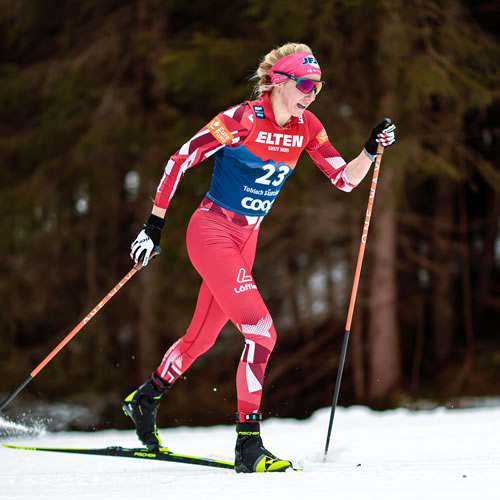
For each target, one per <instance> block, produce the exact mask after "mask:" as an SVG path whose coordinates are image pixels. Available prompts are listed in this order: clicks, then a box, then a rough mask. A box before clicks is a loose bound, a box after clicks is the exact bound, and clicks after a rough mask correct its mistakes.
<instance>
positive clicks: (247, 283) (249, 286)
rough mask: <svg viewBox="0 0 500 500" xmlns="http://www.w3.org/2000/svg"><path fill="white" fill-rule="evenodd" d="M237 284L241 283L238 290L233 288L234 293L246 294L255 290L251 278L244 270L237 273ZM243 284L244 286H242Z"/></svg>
mask: <svg viewBox="0 0 500 500" xmlns="http://www.w3.org/2000/svg"><path fill="white" fill-rule="evenodd" d="M236 281H237V282H238V283H242V284H241V285H240V287H239V288H236V287H235V288H234V293H241V292H246V291H248V290H257V287H256V286H255V284H254V283H252V282H253V278H252V276H251V275H250V274H247V273H246V271H245V269H244V268H241V269H240V270H239V271H238V277H237V278H236ZM243 283H244V284H243Z"/></svg>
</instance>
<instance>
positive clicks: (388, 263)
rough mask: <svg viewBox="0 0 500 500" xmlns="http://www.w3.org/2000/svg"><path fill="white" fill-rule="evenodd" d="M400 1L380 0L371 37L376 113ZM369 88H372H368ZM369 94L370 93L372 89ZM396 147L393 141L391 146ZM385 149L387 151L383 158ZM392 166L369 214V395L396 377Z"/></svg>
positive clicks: (397, 32)
mask: <svg viewBox="0 0 500 500" xmlns="http://www.w3.org/2000/svg"><path fill="white" fill-rule="evenodd" d="M399 3H400V2H393V1H384V2H383V6H384V7H385V9H384V10H386V12H381V14H380V15H381V16H384V22H383V23H381V24H380V28H379V33H378V39H377V44H378V47H377V57H378V59H380V60H381V61H383V63H382V65H381V66H380V67H379V75H380V80H379V82H378V83H379V85H380V86H379V88H380V89H383V90H382V93H381V94H380V116H379V119H380V118H382V117H384V116H389V117H392V119H394V118H395V116H394V115H395V111H396V109H395V108H396V107H395V104H394V100H395V96H394V86H395V85H397V82H398V71H399V70H398V68H399V67H400V65H399V62H400V60H401V57H402V56H404V54H401V50H398V48H400V47H401V46H402V45H401V44H399V41H400V40H402V39H404V33H403V30H402V25H403V24H402V22H401V19H400V12H401V8H398V7H401V5H399ZM374 94H375V92H374ZM374 98H376V96H375V95H374ZM396 147H397V146H396ZM390 154H391V153H390V152H389V153H388V155H387V156H388V159H387V160H386V163H387V162H389V158H390ZM395 181H396V179H395V170H394V168H393V167H392V166H390V167H389V168H385V169H384V166H383V165H382V168H381V172H380V177H379V185H378V188H377V191H378V193H377V197H378V198H379V200H378V201H379V203H378V210H377V209H375V210H376V213H375V214H374V219H375V220H374V223H373V228H372V234H371V235H369V239H368V241H370V240H371V241H370V243H369V244H370V245H371V249H372V252H373V260H372V265H373V269H372V275H371V283H370V286H371V293H370V296H371V297H370V318H369V323H368V335H369V345H370V352H369V356H370V380H369V385H368V391H369V398H370V399H372V400H376V399H379V398H381V397H383V396H386V395H387V394H388V393H389V392H390V391H392V390H394V389H396V388H398V387H399V385H400V383H401V378H402V373H401V351H400V342H399V325H398V321H397V304H396V295H397V292H396V283H397V281H396V261H397V254H396V231H397V228H396V212H395V204H396V200H395V195H394V186H395Z"/></svg>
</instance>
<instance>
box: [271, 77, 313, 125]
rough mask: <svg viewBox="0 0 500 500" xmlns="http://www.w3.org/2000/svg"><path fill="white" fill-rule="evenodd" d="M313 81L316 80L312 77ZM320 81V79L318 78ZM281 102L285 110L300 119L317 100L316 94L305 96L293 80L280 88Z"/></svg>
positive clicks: (311, 93)
mask: <svg viewBox="0 0 500 500" xmlns="http://www.w3.org/2000/svg"><path fill="white" fill-rule="evenodd" d="M311 79H316V78H314V77H311ZM317 79H318V80H319V78H317ZM280 91H281V102H282V105H283V107H284V109H285V110H286V111H287V112H288V113H289V114H290V115H291V116H296V117H299V116H301V115H302V113H303V112H304V111H305V110H306V109H307V108H308V106H309V105H310V104H311V103H313V102H314V101H315V99H316V92H315V91H314V90H313V91H312V92H310V93H309V94H304V93H303V92H301V91H300V90H299V89H298V88H297V85H296V83H295V82H294V81H293V80H288V81H287V82H285V83H284V84H283V85H281V88H280Z"/></svg>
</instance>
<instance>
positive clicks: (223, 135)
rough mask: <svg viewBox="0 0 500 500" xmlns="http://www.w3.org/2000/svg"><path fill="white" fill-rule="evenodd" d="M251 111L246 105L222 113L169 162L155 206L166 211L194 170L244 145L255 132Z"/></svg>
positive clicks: (157, 192) (159, 186) (158, 190)
mask: <svg viewBox="0 0 500 500" xmlns="http://www.w3.org/2000/svg"><path fill="white" fill-rule="evenodd" d="M250 114H251V111H250V110H249V107H248V106H247V105H246V104H245V103H243V104H240V105H238V106H235V107H232V108H229V109H228V110H226V111H224V112H222V113H219V114H218V115H217V116H216V117H215V118H213V119H212V120H211V121H210V122H209V123H207V125H205V126H204V127H203V128H202V129H201V130H200V131H199V132H198V133H197V134H196V135H195V136H193V137H192V138H191V139H190V140H189V141H187V142H186V144H184V145H183V146H182V147H181V148H180V149H179V151H177V152H176V153H175V154H173V155H172V156H171V157H170V159H169V160H168V162H167V164H166V166H165V170H164V172H163V177H162V178H161V181H160V183H159V184H158V188H157V191H156V197H155V202H154V203H155V205H156V206H157V207H160V208H165V209H166V208H167V207H168V204H169V203H170V200H171V199H172V197H173V195H174V193H175V191H176V189H177V186H178V185H179V182H180V180H181V179H182V177H183V176H184V173H185V172H186V170H187V169H188V168H191V167H194V166H195V165H197V164H198V163H200V162H201V161H203V160H204V159H205V158H208V157H209V156H211V155H213V154H214V153H216V152H217V151H218V150H219V149H220V148H223V147H224V146H233V145H236V144H239V143H240V142H242V141H244V140H245V138H246V137H247V136H248V134H249V132H250V130H251V128H252V125H253V123H252V120H251V117H250Z"/></svg>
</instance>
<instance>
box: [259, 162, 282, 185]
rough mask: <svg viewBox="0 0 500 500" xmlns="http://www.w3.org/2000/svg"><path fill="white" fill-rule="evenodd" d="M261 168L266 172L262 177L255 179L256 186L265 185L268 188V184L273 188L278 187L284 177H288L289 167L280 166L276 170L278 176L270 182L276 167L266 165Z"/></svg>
mask: <svg viewBox="0 0 500 500" xmlns="http://www.w3.org/2000/svg"><path fill="white" fill-rule="evenodd" d="M262 168H263V170H265V171H266V173H265V174H264V175H263V176H262V177H259V178H258V179H255V182H256V183H257V184H265V185H266V186H269V184H272V185H273V186H279V185H280V184H281V183H282V182H283V181H284V180H285V177H286V176H287V175H288V172H290V167H287V166H286V165H281V166H280V167H279V169H278V175H277V176H276V178H275V179H274V180H271V178H272V177H273V176H274V174H275V172H276V167H275V166H274V165H271V164H267V165H264V166H263V167H262Z"/></svg>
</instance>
